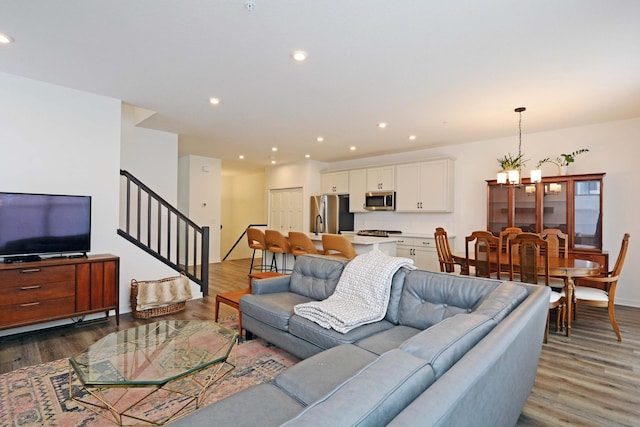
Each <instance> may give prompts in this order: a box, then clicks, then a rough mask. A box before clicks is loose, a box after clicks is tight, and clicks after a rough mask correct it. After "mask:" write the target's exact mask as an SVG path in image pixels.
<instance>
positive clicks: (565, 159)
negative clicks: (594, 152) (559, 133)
mask: <svg viewBox="0 0 640 427" xmlns="http://www.w3.org/2000/svg"><path fill="white" fill-rule="evenodd" d="M588 151H589V149H588V148H581V149H579V150H576V151H574V152H573V153H570V154H565V153H562V154H560V155H559V156H558V157H556V158H555V159H551V157H547V158H546V159H542V160H540V161H539V162H538V165H537V166H536V169H540V166H542V165H543V164H545V163H553V164H554V165H556V166H558V170H559V171H560V175H566V174H567V166H569V165H570V164H571V163H573V162H575V161H576V159H575V157H576V156H577V155H579V154H582V153H586V152H588Z"/></svg>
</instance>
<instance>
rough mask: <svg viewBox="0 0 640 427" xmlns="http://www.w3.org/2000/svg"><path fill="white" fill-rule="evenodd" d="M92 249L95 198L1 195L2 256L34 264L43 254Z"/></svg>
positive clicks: (0, 250) (0, 251)
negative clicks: (92, 202)
mask: <svg viewBox="0 0 640 427" xmlns="http://www.w3.org/2000/svg"><path fill="white" fill-rule="evenodd" d="M90 249H91V196H65V195H57V194H26V193H4V192H0V257H4V261H5V262H14V261H31V260H38V259H40V255H45V256H46V255H56V254H60V255H62V254H70V253H71V254H79V255H85V256H86V253H87V252H88V251H89V250H90Z"/></svg>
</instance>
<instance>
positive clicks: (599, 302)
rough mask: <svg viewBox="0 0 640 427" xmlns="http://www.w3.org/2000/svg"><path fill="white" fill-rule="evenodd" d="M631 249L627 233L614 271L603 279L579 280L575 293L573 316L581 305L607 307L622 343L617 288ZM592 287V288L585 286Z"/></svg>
mask: <svg viewBox="0 0 640 427" xmlns="http://www.w3.org/2000/svg"><path fill="white" fill-rule="evenodd" d="M628 247H629V233H626V234H625V235H624V237H623V238H622V245H621V246H620V252H619V253H618V259H617V260H616V264H615V265H614V266H613V270H611V271H610V272H608V273H607V274H606V275H604V276H602V277H584V278H580V279H579V280H578V283H579V285H578V286H576V288H575V291H574V294H573V295H574V303H575V305H574V310H573V314H574V316H575V315H576V311H577V308H578V306H579V305H588V306H591V307H606V308H607V309H608V311H609V321H610V322H611V326H612V327H613V331H614V332H615V333H616V337H617V338H618V341H622V336H621V335H620V328H618V323H617V322H616V313H615V310H614V304H615V297H616V288H617V286H618V280H619V279H620V273H622V266H623V265H624V260H625V258H626V256H627V249H628ZM584 285H592V286H584Z"/></svg>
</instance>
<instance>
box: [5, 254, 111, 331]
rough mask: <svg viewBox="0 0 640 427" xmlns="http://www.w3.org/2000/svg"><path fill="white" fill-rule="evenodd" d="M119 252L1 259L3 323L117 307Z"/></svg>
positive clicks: (21, 323) (24, 322)
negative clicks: (3, 261) (13, 260)
mask: <svg viewBox="0 0 640 427" xmlns="http://www.w3.org/2000/svg"><path fill="white" fill-rule="evenodd" d="M119 276H120V258H119V257H117V256H114V255H109V254H105V255H90V256H88V257H86V258H85V257H83V258H59V259H45V260H42V261H35V262H23V263H12V264H0V296H1V298H0V329H9V328H15V327H18V326H25V325H32V324H36V323H43V322H49V321H52V320H59V319H67V318H70V317H79V316H83V315H86V314H91V313H99V312H102V311H104V312H105V313H106V316H107V317H108V316H109V310H115V313H116V324H120V310H119V308H118V295H119V288H120V278H119Z"/></svg>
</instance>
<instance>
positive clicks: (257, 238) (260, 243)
mask: <svg viewBox="0 0 640 427" xmlns="http://www.w3.org/2000/svg"><path fill="white" fill-rule="evenodd" d="M247 241H248V242H249V248H251V249H253V255H252V256H251V266H250V267H249V274H251V273H252V272H253V270H254V269H257V267H256V265H255V264H254V262H255V257H256V250H261V251H262V259H261V262H260V264H258V266H259V267H260V271H265V270H266V269H267V265H266V263H265V251H266V250H267V241H266V237H265V233H264V232H263V231H262V230H260V229H259V228H247Z"/></svg>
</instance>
